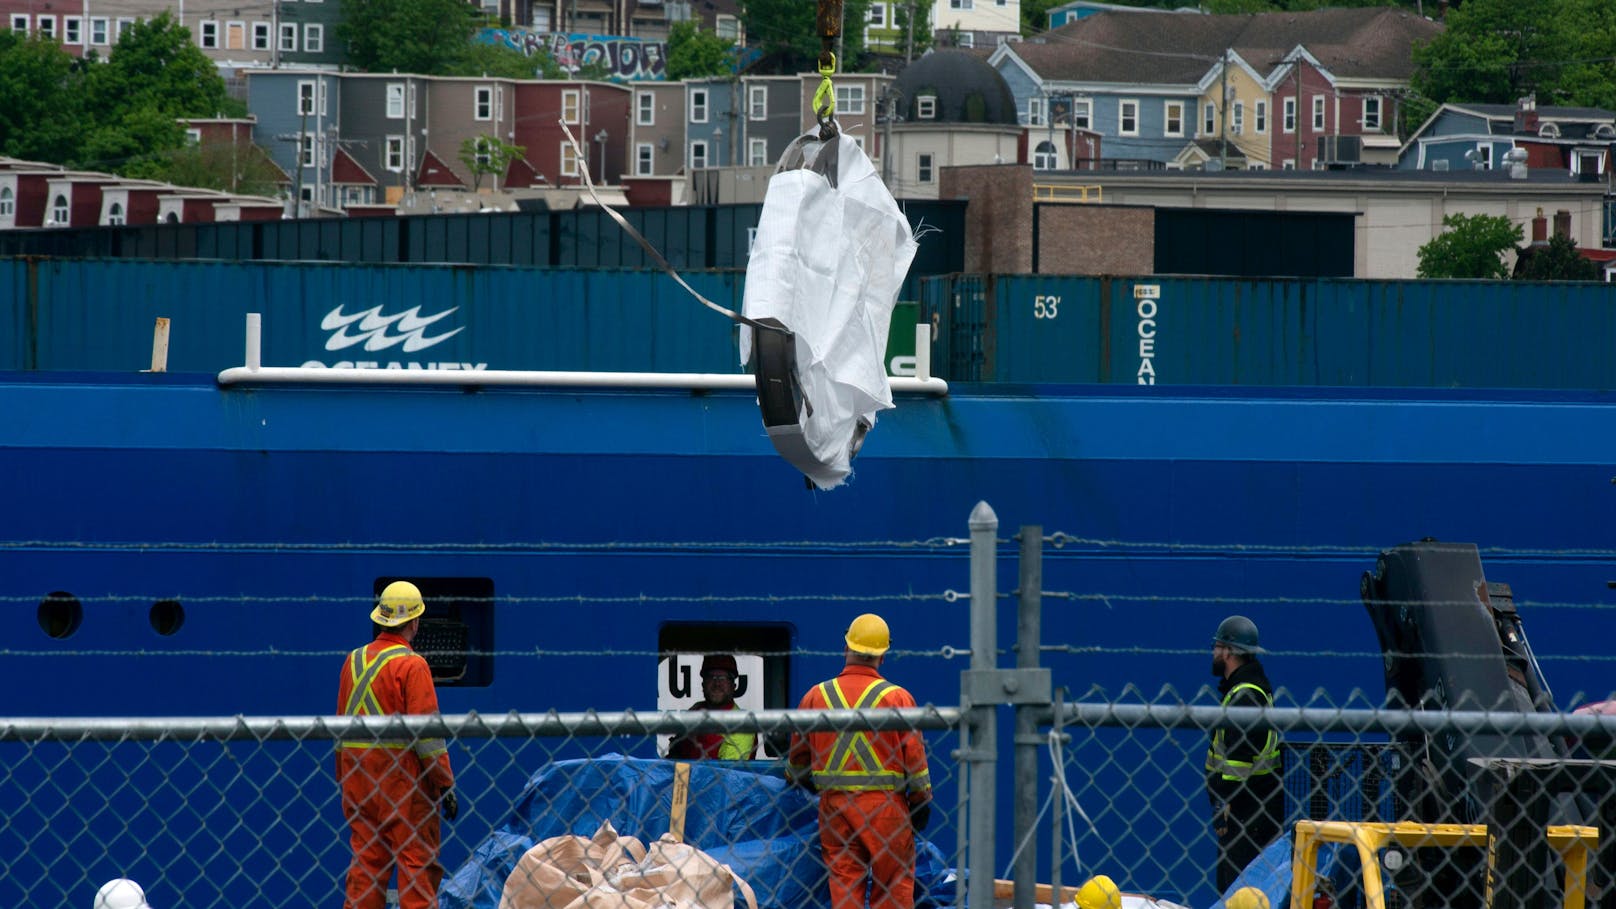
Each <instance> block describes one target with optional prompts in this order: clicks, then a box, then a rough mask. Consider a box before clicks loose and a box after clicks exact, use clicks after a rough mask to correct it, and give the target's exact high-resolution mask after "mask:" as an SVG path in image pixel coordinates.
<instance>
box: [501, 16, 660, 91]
mask: <svg viewBox="0 0 1616 909" xmlns="http://www.w3.org/2000/svg"><path fill="white" fill-rule="evenodd" d="M479 38H480V39H481V40H482V41H484V42H486V43H488V44H503V45H505V46H506V47H509V48H511V49H512V50H519V51H521V52H522V53H524V54H527V55H528V56H530V57H531V56H533V54H534V53H536V52H538V51H543V52H545V53H547V54H549V55H550V56H551V57H552V58H553V59H554V60H555V62H556V63H557V64H558V65H559V66H560V67H561V68H562V69H564V70H566V71H567V72H569V73H575V72H577V71H578V70H580V69H582V68H584V67H586V66H589V65H591V64H599V65H602V66H604V67H605V68H606V70H607V71H608V72H610V73H611V74H612V78H613V79H622V80H625V81H631V80H644V79H664V78H667V68H668V65H667V58H668V43H667V42H666V41H647V40H645V39H643V38H620V37H617V36H615V35H583V34H576V33H568V32H536V31H530V30H528V29H525V28H486V29H483V31H482V33H481V35H480V36H479Z"/></svg>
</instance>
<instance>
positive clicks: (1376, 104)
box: [1363, 98, 1380, 132]
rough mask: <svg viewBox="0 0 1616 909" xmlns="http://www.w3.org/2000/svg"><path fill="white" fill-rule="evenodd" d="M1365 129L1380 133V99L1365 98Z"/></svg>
mask: <svg viewBox="0 0 1616 909" xmlns="http://www.w3.org/2000/svg"><path fill="white" fill-rule="evenodd" d="M1363 128H1364V130H1365V131H1369V130H1373V131H1375V132H1380V99H1379V98H1365V99H1364V102H1363Z"/></svg>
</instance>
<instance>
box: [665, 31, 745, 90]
mask: <svg viewBox="0 0 1616 909" xmlns="http://www.w3.org/2000/svg"><path fill="white" fill-rule="evenodd" d="M734 71H735V42H733V41H730V40H729V39H727V38H720V37H718V35H717V34H716V33H715V32H709V31H703V30H702V28H701V24H700V23H698V22H696V21H695V20H694V19H686V20H684V21H682V22H675V23H674V24H673V28H671V29H669V30H668V78H669V79H673V80H679V79H700V78H703V77H706V76H727V75H729V74H730V73H732V72H734Z"/></svg>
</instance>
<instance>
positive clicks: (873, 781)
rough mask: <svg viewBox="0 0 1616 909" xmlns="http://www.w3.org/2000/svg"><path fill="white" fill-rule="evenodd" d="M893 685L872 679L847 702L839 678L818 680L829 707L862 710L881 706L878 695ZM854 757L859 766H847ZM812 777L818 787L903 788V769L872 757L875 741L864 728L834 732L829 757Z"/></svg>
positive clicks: (849, 790) (885, 693)
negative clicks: (855, 698) (833, 740)
mask: <svg viewBox="0 0 1616 909" xmlns="http://www.w3.org/2000/svg"><path fill="white" fill-rule="evenodd" d="M897 687H898V686H896V685H894V684H892V683H891V682H888V681H886V680H885V679H876V680H875V681H874V682H871V683H870V685H869V687H867V688H865V689H864V693H863V694H861V695H859V699H858V701H857V703H853V704H849V703H848V702H847V697H846V695H844V694H843V693H842V686H841V684H840V682H839V680H838V679H831V680H830V681H828V682H821V683H819V694H820V696H821V697H823V698H824V699H825V706H826V707H829V708H830V709H832V710H844V709H852V710H862V709H865V708H873V707H879V706H881V699H882V698H884V697H886V696H887V694H888V693H889V692H892V691H894V690H896V689H897ZM855 757H856V758H858V763H859V766H860V767H861V768H863V769H858V770H855V769H853V768H852V767H851V766H850V765H851V764H852V762H853V759H854V758H855ZM813 780H814V786H815V787H816V788H818V789H819V790H821V791H824V790H826V789H839V790H841V791H843V792H862V791H868V790H872V789H902V788H904V773H903V771H902V770H889V769H887V767H886V766H885V765H884V764H882V763H881V761H880V760H878V759H877V758H876V756H875V745H874V743H873V742H871V741H870V733H869V732H866V731H856V732H855V731H851V730H850V731H847V732H841V733H837V735H836V741H835V743H834V744H833V745H832V746H831V749H830V757H829V758H828V759H827V760H826V761H825V766H824V768H823V769H821V770H815V771H814V772H813Z"/></svg>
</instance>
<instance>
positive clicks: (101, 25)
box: [90, 18, 110, 45]
mask: <svg viewBox="0 0 1616 909" xmlns="http://www.w3.org/2000/svg"><path fill="white" fill-rule="evenodd" d="M109 24H110V23H109V22H108V20H106V19H101V18H97V19H91V20H90V43H91V44H100V45H105V44H106V43H107V26H108V25H109Z"/></svg>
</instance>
